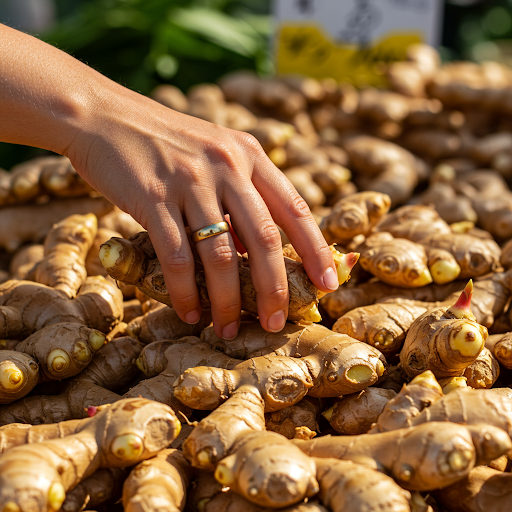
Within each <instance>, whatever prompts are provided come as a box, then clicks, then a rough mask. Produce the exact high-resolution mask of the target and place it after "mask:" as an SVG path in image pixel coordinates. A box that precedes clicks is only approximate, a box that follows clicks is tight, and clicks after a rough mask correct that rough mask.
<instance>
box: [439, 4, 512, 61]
mask: <svg viewBox="0 0 512 512" xmlns="http://www.w3.org/2000/svg"><path fill="white" fill-rule="evenodd" d="M442 45H443V48H442V50H443V53H444V55H443V56H444V58H445V60H454V59H465V60H473V61H477V62H481V61H484V60H495V61H501V62H505V63H507V64H509V65H511V64H512V0H447V1H446V4H445V12H444V30H443V42H442Z"/></svg>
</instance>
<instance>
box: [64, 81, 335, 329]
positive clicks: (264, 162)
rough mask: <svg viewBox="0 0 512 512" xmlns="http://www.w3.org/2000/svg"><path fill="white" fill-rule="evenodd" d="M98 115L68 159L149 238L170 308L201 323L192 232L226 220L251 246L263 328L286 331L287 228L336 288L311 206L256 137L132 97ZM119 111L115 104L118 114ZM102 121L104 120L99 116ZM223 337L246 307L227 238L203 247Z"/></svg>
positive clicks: (310, 266)
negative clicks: (283, 247) (284, 248)
mask: <svg viewBox="0 0 512 512" xmlns="http://www.w3.org/2000/svg"><path fill="white" fill-rule="evenodd" d="M120 92H121V98H118V102H115V101H114V102H113V103H111V104H110V105H111V108H109V109H105V108H102V109H101V110H100V111H98V112H96V115H97V116H98V117H99V119H96V120H95V122H94V125H93V127H92V128H90V127H86V129H85V130H84V131H83V132H82V133H80V134H79V135H78V136H77V137H76V138H75V140H74V142H73V144H72V146H71V147H70V148H69V151H68V156H69V157H70V158H71V160H72V162H73V165H74V166H75V167H76V168H77V170H78V171H79V172H80V173H81V174H82V175H83V176H84V177H85V178H86V180H87V181H89V182H90V183H91V185H92V186H94V187H95V188H96V189H97V190H99V191H100V192H101V193H102V194H104V195H105V197H107V198H108V199H110V200H111V201H112V202H113V203H115V204H117V205H118V206H119V207H120V208H121V209H123V210H124V211H127V212H128V213H130V214H131V215H132V216H133V217H134V218H135V219H136V220H137V221H138V222H139V223H140V224H142V225H143V226H144V227H145V228H146V229H147V230H148V232H149V235H150V237H151V240H152V242H153V245H154V247H155V250H156V252H157V255H158V258H159V260H160V262H161V264H162V270H163V272H164V276H165V280H166V283H167V288H168V290H169V294H170V297H171V300H172V303H173V305H174V307H175V309H176V311H177V313H178V315H179V316H180V318H182V319H183V320H184V321H186V322H189V323H195V322H197V320H198V319H199V315H200V311H201V309H200V308H201V307H200V303H199V296H198V293H197V288H196V284H195V279H194V261H193V256H192V251H191V249H190V245H189V240H188V237H187V234H186V232H185V226H186V225H188V226H189V227H190V229H191V230H192V231H195V230H198V229H200V228H203V227H205V226H208V225H210V224H214V223H216V222H219V221H221V220H223V219H224V215H225V214H226V213H229V214H230V217H231V223H232V225H233V227H234V230H235V232H236V233H237V234H238V236H239V237H240V240H241V241H242V243H243V244H244V246H245V247H246V248H247V250H248V254H249V259H250V262H251V277H252V280H253V283H254V286H255V289H256V291H257V301H258V312H259V316H260V321H261V324H262V326H263V327H264V328H265V329H266V330H268V331H279V330H281V329H282V328H283V326H284V323H285V320H286V317H287V304H288V287H287V279H286V273H285V268H284V264H283V256H282V250H281V238H280V235H279V231H278V229H277V227H276V225H275V223H274V221H275V222H276V223H277V224H278V225H279V226H281V227H282V228H283V229H284V231H285V232H286V234H287V235H288V237H289V239H290V241H291V242H292V244H293V245H294V246H295V248H296V250H297V252H298V253H299V254H300V255H301V257H302V258H303V261H304V266H305V268H306V271H307V273H308V275H309V276H310V278H311V280H312V281H313V283H314V284H315V285H316V286H317V287H318V288H320V289H321V290H323V291H326V292H327V291H332V290H333V289H335V288H337V277H336V275H337V274H336V270H335V267H334V263H333V260H332V255H331V251H330V250H329V248H328V246H327V244H326V242H325V240H324V239H323V236H322V234H321V233H320V231H319V229H318V227H317V225H316V223H315V221H314V219H313V217H312V216H311V214H310V211H309V208H308V206H307V205H306V203H305V201H304V200H303V199H302V198H301V197H300V196H299V195H298V194H297V192H296V191H295V189H294V188H293V186H292V185H291V183H290V182H289V181H288V180H287V179H286V178H285V176H284V175H283V173H282V172H280V171H279V170H278V169H277V168H276V167H275V166H274V165H273V164H272V163H271V161H270V160H269V159H268V158H267V156H266V155H265V153H264V152H263V150H262V148H261V146H260V144H259V143H258V142H257V141H256V139H254V138H253V137H252V136H251V135H249V134H247V133H243V132H237V131H234V130H230V129H227V128H223V127H221V126H218V125H214V124H211V123H208V122H206V121H203V120H200V119H197V118H193V117H190V116H186V115H184V114H180V113H177V112H174V111H172V110H170V109H168V108H166V107H164V106H162V105H160V104H158V103H156V102H154V101H152V100H149V99H147V98H144V97H141V96H139V95H137V94H135V93H132V92H131V91H127V90H124V89H123V90H121V91H120ZM112 105H113V108H112ZM93 117H96V116H93ZM196 247H197V251H198V253H199V255H200V257H201V259H202V261H203V264H204V267H205V274H206V280H207V285H208V292H209V295H210V300H211V303H212V317H213V322H214V326H215V332H216V334H217V335H218V336H220V337H223V338H226V339H229V338H233V337H235V336H236V334H237V332H238V326H239V317H240V309H241V300H240V286H239V281H238V257H237V253H236V250H235V246H234V243H233V240H232V238H231V236H230V235H229V233H225V234H222V235H217V236H215V237H212V238H209V239H206V240H202V241H200V242H198V243H197V244H196Z"/></svg>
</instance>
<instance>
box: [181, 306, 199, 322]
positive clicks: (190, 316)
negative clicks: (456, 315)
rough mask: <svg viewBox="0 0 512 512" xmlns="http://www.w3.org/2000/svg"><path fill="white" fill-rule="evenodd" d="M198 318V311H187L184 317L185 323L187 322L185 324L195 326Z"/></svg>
mask: <svg viewBox="0 0 512 512" xmlns="http://www.w3.org/2000/svg"><path fill="white" fill-rule="evenodd" d="M200 316H201V315H200V314H199V311H198V310H197V309H194V311H189V312H188V313H187V314H186V315H185V322H187V324H197V322H199V318H200Z"/></svg>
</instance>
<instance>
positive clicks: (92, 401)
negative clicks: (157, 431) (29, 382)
mask: <svg viewBox="0 0 512 512" xmlns="http://www.w3.org/2000/svg"><path fill="white" fill-rule="evenodd" d="M142 347H143V345H142V344H141V343H140V342H139V341H138V340H137V339H135V338H130V337H120V338H115V339H113V340H112V341H111V342H109V343H107V344H106V345H104V346H103V347H102V348H101V349H100V350H98V352H97V353H96V355H95V356H94V359H93V360H92V361H91V363H89V366H88V367H87V368H86V369H85V370H83V371H82V372H81V373H80V374H79V375H77V376H76V377H74V378H72V379H69V380H67V381H64V386H63V390H62V391H61V392H60V393H59V394H58V395H34V396H28V397H25V398H22V399H21V400H17V401H15V402H13V403H11V404H9V405H5V406H3V407H2V408H1V409H0V424H1V425H8V424H9V423H31V424H40V423H56V422H59V421H63V420H70V419H74V418H84V417H86V416H87V409H88V407H90V406H99V405H103V404H110V403H113V402H115V401H116V400H119V399H120V398H121V396H120V395H119V394H117V393H116V391H121V390H123V388H126V387H127V386H128V385H129V384H130V383H131V382H132V381H133V379H134V378H135V377H136V376H137V375H138V374H139V369H138V368H137V366H136V365H135V364H134V362H133V361H134V360H135V359H136V358H137V356H138V355H139V353H140V351H141V350H142ZM132 389H135V388H132ZM139 391H140V390H139ZM142 394H143V393H142V392H139V393H138V394H136V395H134V397H137V396H139V395H142ZM127 398H128V396H127ZM146 398H149V399H151V396H146ZM0 437H1V435H0Z"/></svg>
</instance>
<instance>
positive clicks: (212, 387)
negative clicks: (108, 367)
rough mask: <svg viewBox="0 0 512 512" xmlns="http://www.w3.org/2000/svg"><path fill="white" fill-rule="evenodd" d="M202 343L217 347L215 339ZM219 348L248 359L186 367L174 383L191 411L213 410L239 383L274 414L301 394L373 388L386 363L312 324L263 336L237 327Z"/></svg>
mask: <svg viewBox="0 0 512 512" xmlns="http://www.w3.org/2000/svg"><path fill="white" fill-rule="evenodd" d="M207 341H208V342H209V343H210V344H212V346H214V347H219V346H222V345H221V344H219V341H220V340H218V338H216V337H214V335H212V338H210V339H209V340H207ZM223 344H224V346H228V344H229V346H237V345H238V347H239V349H241V350H245V352H246V353H245V354H244V355H243V356H242V355H241V354H240V352H237V354H236V355H237V356H238V357H243V358H250V359H248V360H246V361H244V362H242V363H240V364H238V365H236V366H234V367H233V368H232V369H231V370H226V369H222V368H205V367H202V368H201V367H200V368H190V369H188V370H187V371H185V372H184V373H183V374H182V375H181V377H180V379H179V382H177V383H176V388H175V394H176V396H177V397H178V398H179V400H180V401H182V402H183V403H185V404H187V405H190V406H191V407H196V408H210V407H212V408H213V407H215V406H217V405H218V404H219V403H220V402H221V401H222V397H223V396H226V394H229V393H230V392H232V391H233V390H234V389H236V388H237V387H239V386H240V385H243V384H253V385H256V386H257V387H258V388H259V389H260V390H261V391H260V392H261V393H262V397H263V398H264V400H265V403H266V410H267V411H273V410H278V409H280V408H282V407H285V406H286V404H290V405H291V404H292V403H296V401H298V400H299V399H300V398H302V396H304V394H305V393H306V392H309V394H310V395H311V396H318V397H320V396H340V395H343V394H347V393H354V392H356V391H359V390H361V389H364V388H366V387H368V386H371V385H372V384H374V383H375V382H376V381H377V380H378V379H379V378H380V377H382V376H383V374H384V371H385V359H384V357H383V356H382V354H380V352H378V351H377V350H375V349H373V348H372V347H370V346H368V345H366V344H363V343H361V342H358V341H357V340H354V339H353V338H350V337H349V336H346V335H343V334H338V333H334V332H333V331H331V330H330V329H327V328H325V327H322V326H319V325H314V324H313V325H308V326H295V325H293V324H287V325H286V326H285V328H284V329H283V331H281V332H280V333H268V332H266V331H264V330H263V328H261V327H259V326H258V325H257V323H255V322H251V323H248V325H243V324H242V325H241V328H240V331H239V334H238V336H237V337H236V338H235V339H234V340H231V341H229V342H225V341H224V342H223ZM227 353H228V354H229V352H227ZM231 355H235V354H231ZM269 363H272V364H273V367H272V366H270V367H269ZM279 367H281V370H280V371H278V368H279ZM273 374H275V377H271V375H273ZM269 379H270V380H269ZM292 383H295V384H293V385H292ZM310 388H311V389H310ZM196 389H201V392H202V394H203V396H201V395H197V392H196V391H195V390H196ZM308 390H309V391H308Z"/></svg>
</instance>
